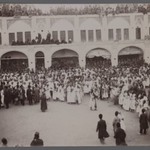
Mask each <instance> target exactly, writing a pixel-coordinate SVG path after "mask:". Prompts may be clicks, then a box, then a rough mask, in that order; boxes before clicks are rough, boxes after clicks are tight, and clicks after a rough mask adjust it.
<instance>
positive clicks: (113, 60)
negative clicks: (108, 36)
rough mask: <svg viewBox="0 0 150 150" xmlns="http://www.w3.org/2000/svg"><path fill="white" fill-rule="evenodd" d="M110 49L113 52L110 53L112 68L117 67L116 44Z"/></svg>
mask: <svg viewBox="0 0 150 150" xmlns="http://www.w3.org/2000/svg"><path fill="white" fill-rule="evenodd" d="M112 49H113V50H114V51H111V64H112V66H117V65H118V50H117V44H114V45H113V46H112Z"/></svg>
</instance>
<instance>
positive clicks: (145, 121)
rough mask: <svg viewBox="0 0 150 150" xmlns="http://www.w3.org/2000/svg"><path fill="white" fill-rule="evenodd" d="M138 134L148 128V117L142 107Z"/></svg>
mask: <svg viewBox="0 0 150 150" xmlns="http://www.w3.org/2000/svg"><path fill="white" fill-rule="evenodd" d="M139 122H140V134H142V133H143V131H144V134H146V130H147V129H148V118H147V115H146V113H145V109H142V114H141V115H140V119H139Z"/></svg>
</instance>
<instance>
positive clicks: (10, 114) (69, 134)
mask: <svg viewBox="0 0 150 150" xmlns="http://www.w3.org/2000/svg"><path fill="white" fill-rule="evenodd" d="M88 102H89V97H88V96H85V97H84V100H83V101H82V104H81V105H76V104H67V103H66V102H53V101H51V102H48V110H47V112H44V113H42V112H41V111H40V105H39V104H38V105H33V106H28V105H26V106H11V107H10V109H8V110H6V109H1V110H0V139H1V138H2V137H6V138H7V139H8V143H9V146H15V145H17V144H19V145H22V146H30V143H31V141H32V139H33V136H34V133H35V132H36V131H38V132H40V137H41V138H42V139H43V140H44V145H45V146H115V139H114V138H113V128H112V121H113V118H114V113H115V111H116V110H117V111H120V112H122V114H123V115H124V117H125V124H126V130H127V131H126V133H127V138H126V141H127V144H128V145H129V146H150V132H148V135H146V136H144V135H139V134H138V132H139V121H138V116H137V114H136V113H131V112H126V111H124V110H122V109H121V108H120V107H119V106H114V105H113V103H112V102H109V103H108V102H107V101H98V111H90V109H89V105H88ZM99 113H102V114H103V117H104V119H105V120H106V123H107V130H108V132H109V134H110V137H109V138H108V139H106V144H105V145H101V143H100V142H99V139H98V135H97V133H96V126H97V121H98V120H99V119H98V115H99Z"/></svg>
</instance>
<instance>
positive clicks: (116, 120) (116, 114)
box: [113, 111, 120, 135]
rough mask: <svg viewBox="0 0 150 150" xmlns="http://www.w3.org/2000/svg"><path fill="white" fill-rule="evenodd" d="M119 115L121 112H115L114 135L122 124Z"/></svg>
mask: <svg viewBox="0 0 150 150" xmlns="http://www.w3.org/2000/svg"><path fill="white" fill-rule="evenodd" d="M118 114H119V112H118V111H116V112H115V118H114V120H113V130H114V135H115V132H116V130H117V123H120V118H119V116H118Z"/></svg>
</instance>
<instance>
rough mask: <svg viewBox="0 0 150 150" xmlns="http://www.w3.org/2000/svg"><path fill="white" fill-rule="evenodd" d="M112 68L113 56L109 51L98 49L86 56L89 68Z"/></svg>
mask: <svg viewBox="0 0 150 150" xmlns="http://www.w3.org/2000/svg"><path fill="white" fill-rule="evenodd" d="M109 66H111V54H110V52H109V51H108V50H106V49H102V48H96V49H92V50H90V51H89V52H88V53H87V55H86V67H87V68H98V67H99V68H102V67H109Z"/></svg>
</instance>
